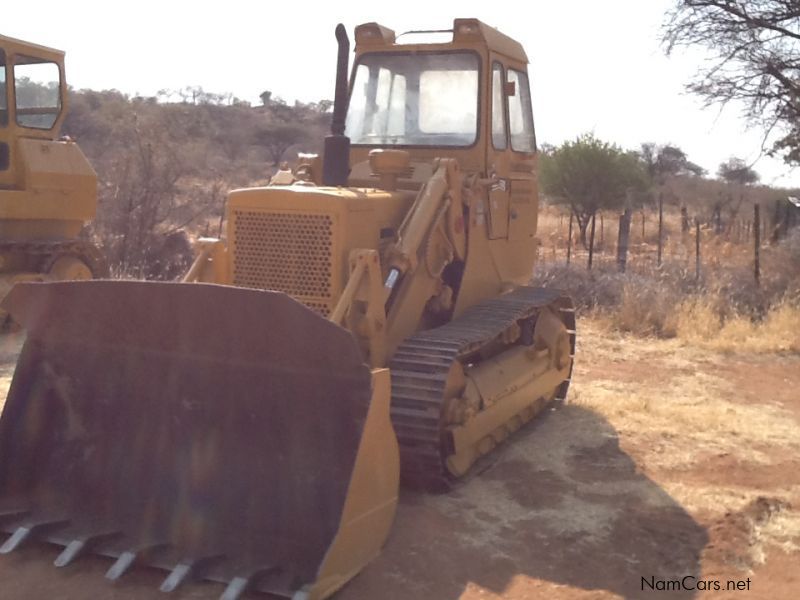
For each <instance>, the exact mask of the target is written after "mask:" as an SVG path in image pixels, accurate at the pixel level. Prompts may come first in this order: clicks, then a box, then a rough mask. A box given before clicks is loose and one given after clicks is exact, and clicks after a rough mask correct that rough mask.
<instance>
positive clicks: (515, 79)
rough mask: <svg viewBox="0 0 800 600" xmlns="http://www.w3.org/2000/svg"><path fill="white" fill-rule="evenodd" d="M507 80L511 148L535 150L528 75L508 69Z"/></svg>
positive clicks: (519, 150) (521, 150) (525, 150)
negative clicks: (510, 90) (508, 84)
mask: <svg viewBox="0 0 800 600" xmlns="http://www.w3.org/2000/svg"><path fill="white" fill-rule="evenodd" d="M508 81H509V83H510V84H512V85H511V86H509V87H510V88H511V89H513V95H511V92H509V96H508V121H509V129H510V131H511V149H512V150H515V151H516V152H536V137H535V135H534V131H533V111H532V110H531V90H530V87H529V86H528V76H527V75H526V74H525V73H523V72H522V71H517V70H515V69H509V70H508Z"/></svg>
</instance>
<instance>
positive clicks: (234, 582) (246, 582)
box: [219, 567, 279, 600]
mask: <svg viewBox="0 0 800 600" xmlns="http://www.w3.org/2000/svg"><path fill="white" fill-rule="evenodd" d="M278 570H279V569H278V567H262V568H260V569H255V570H253V571H251V572H250V574H249V575H238V576H236V577H234V578H233V579H231V580H230V582H229V583H228V587H226V588H225V591H224V592H223V593H222V596H220V597H219V600H239V598H241V597H242V596H243V595H244V594H245V592H247V591H248V590H250V589H251V588H252V586H253V585H254V584H255V582H256V581H258V580H259V579H262V578H264V577H266V576H267V575H269V574H270V573H275V572H277V571H278Z"/></svg>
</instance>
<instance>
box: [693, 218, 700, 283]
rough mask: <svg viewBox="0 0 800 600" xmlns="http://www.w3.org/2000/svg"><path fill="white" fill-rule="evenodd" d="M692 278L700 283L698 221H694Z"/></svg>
mask: <svg viewBox="0 0 800 600" xmlns="http://www.w3.org/2000/svg"><path fill="white" fill-rule="evenodd" d="M694 231H695V235H694V278H695V279H696V280H697V281H700V219H697V218H695V220H694Z"/></svg>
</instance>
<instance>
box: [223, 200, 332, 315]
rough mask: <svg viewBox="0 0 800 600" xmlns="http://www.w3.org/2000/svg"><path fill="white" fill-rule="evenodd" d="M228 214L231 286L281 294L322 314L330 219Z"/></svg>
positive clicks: (327, 295)
mask: <svg viewBox="0 0 800 600" xmlns="http://www.w3.org/2000/svg"><path fill="white" fill-rule="evenodd" d="M233 216H234V222H233V228H234V240H235V241H234V253H233V282H234V284H235V285H240V286H243V287H252V288H259V289H265V290H279V291H281V292H285V293H287V294H289V295H290V296H293V297H294V298H296V299H297V300H299V301H300V302H302V303H303V304H305V305H306V306H308V307H309V308H311V309H312V310H315V311H316V312H318V313H320V314H322V315H324V316H327V315H328V314H329V312H330V310H331V293H332V292H331V274H332V271H333V251H332V246H333V217H332V216H331V215H313V214H312V215H309V214H298V213H278V212H262V211H248V210H235V211H234V215H233Z"/></svg>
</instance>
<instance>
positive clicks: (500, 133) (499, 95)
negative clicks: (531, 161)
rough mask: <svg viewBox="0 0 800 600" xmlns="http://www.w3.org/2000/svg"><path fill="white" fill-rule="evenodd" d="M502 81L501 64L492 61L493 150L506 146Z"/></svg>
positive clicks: (503, 79)
mask: <svg viewBox="0 0 800 600" xmlns="http://www.w3.org/2000/svg"><path fill="white" fill-rule="evenodd" d="M504 83H505V78H504V77H503V66H502V65H501V64H500V63H494V65H492V146H494V149H495V150H505V149H506V148H507V147H508V137H507V136H506V111H505V104H506V103H505V102H504V101H503V92H504V87H505V86H504Z"/></svg>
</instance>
